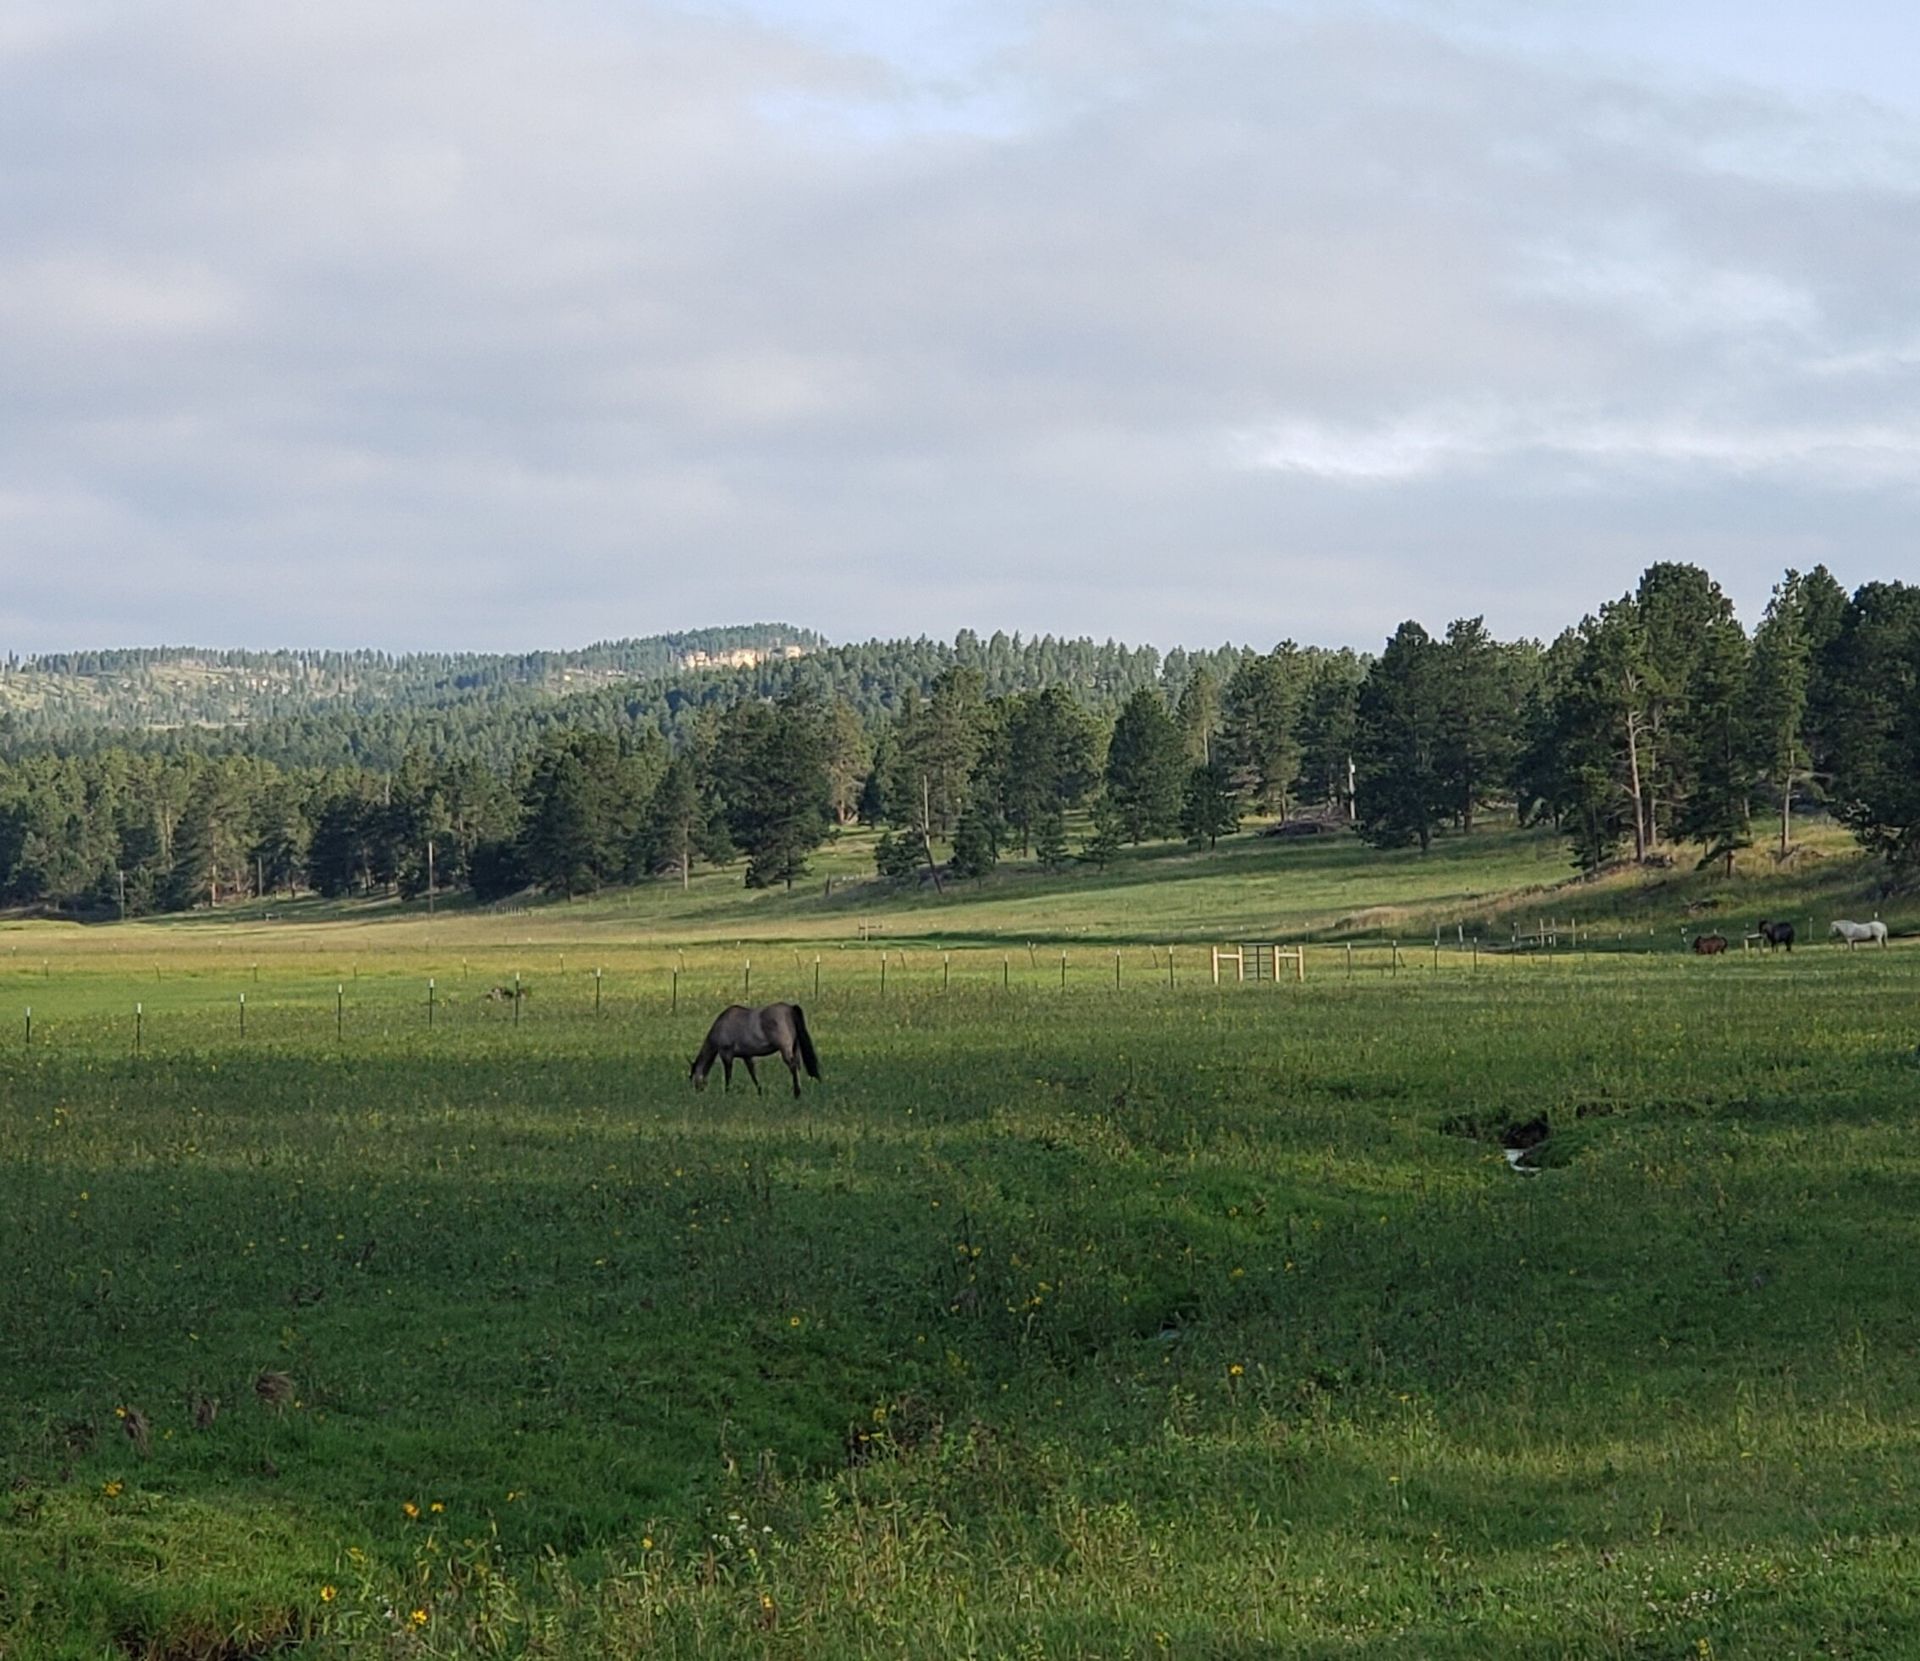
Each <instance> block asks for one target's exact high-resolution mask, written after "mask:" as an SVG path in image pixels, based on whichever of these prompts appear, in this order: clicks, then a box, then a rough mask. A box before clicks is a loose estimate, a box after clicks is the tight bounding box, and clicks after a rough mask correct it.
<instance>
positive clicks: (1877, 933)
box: [1833, 917, 1887, 951]
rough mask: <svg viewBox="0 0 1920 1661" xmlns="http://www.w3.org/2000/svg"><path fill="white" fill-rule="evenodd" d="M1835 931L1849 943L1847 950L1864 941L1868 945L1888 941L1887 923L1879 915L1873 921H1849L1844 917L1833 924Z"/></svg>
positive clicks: (1881, 943) (1882, 944) (1883, 943)
mask: <svg viewBox="0 0 1920 1661" xmlns="http://www.w3.org/2000/svg"><path fill="white" fill-rule="evenodd" d="M1833 932H1834V933H1835V934H1837V935H1839V936H1840V938H1841V939H1842V940H1844V941H1846V943H1847V950H1848V951H1852V950H1853V948H1854V947H1855V946H1858V945H1860V944H1862V943H1863V942H1864V943H1866V944H1868V945H1876V946H1884V945H1885V944H1886V943H1887V925H1886V924H1885V923H1883V922H1881V921H1880V919H1879V918H1878V917H1876V918H1874V920H1873V921H1872V922H1871V923H1849V922H1848V921H1847V920H1846V919H1845V918H1844V917H1843V918H1841V919H1840V920H1839V921H1838V922H1836V923H1835V924H1834V925H1833Z"/></svg>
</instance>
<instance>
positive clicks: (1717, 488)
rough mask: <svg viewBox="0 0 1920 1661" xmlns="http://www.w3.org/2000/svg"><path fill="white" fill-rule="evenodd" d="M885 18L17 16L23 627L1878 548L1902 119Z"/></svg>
mask: <svg viewBox="0 0 1920 1661" xmlns="http://www.w3.org/2000/svg"><path fill="white" fill-rule="evenodd" d="M861 15H862V13H861V9H860V8H848V7H845V6H842V7H840V8H839V9H838V11H834V12H827V11H821V10H819V9H816V8H809V7H803V6H800V5H797V4H794V5H786V6H775V5H773V4H772V3H771V0H767V3H765V4H762V5H760V6H759V7H758V8H757V9H756V8H750V7H747V6H744V5H743V6H737V7H730V8H727V9H724V10H723V9H715V10H712V11H709V12H702V11H697V10H685V9H680V8H673V7H667V6H655V5H638V6H631V7H621V8H613V7H605V6H598V5H592V4H588V3H587V0H575V3H571V4H567V3H558V0H556V3H555V4H552V5H548V6H544V7H534V6H532V5H529V4H522V3H513V4H509V3H506V0H483V3H480V4H465V5H458V6H456V5H454V4H452V3H451V0H388V3H383V4H379V5H375V4H373V3H372V0H342V3H341V4H338V5H334V6H329V7H325V8H289V7H262V8H232V7H224V6H214V5H210V4H206V3H203V0H183V3H174V4H169V5H166V6H160V5H157V4H151V3H133V0H129V3H124V4H121V3H99V4H93V5H81V6H63V7H61V8H58V9H54V8H33V7H23V8H22V9H21V12H20V14H19V16H17V17H12V18H10V19H9V21H8V24H7V26H6V27H5V28H0V214H4V222H5V223H6V224H7V226H8V230H9V235H8V237H7V238H6V240H5V242H4V244H0V567H3V568H4V569H5V571H6V574H7V575H8V576H9V577H10V579H11V580H12V583H13V590H14V592H13V597H12V598H11V599H10V601H9V602H8V608H9V609H8V621H7V622H6V624H5V625H4V626H5V627H7V628H8V629H9V630H10V631H11V633H12V634H13V636H14V639H13V640H11V641H9V644H14V645H20V646H26V647H50V646H55V645H79V644H97V643H102V642H105V641H120V640H127V639H131V638H151V637H154V636H165V637H171V638H176V639H177V638H188V637H193V638H202V639H216V640H221V641H232V642H236V643H245V642H253V641H260V640H263V639H269V638H271V639H275V640H296V641H297V640H312V641H316V642H325V643H341V644H353V643H361V642H371V643H375V644H382V645H408V644H422V645H426V644H450V645H475V646H492V647H502V648H505V647H519V646H526V645H532V644H538V643H563V642H566V641H569V640H578V639H583V638H588V637H594V636H602V635H607V634H619V633H639V632H647V631H650V630H653V629H659V628H671V627H681V626H688V625H691V624H695V623H700V622H707V621H719V620H727V619H737V618H744V617H748V616H766V615H771V614H782V615H786V616H788V617H791V618H792V619H793V620H795V621H798V622H803V623H809V624H813V625H815V626H818V627H822V628H825V629H827V630H829V631H830V632H832V633H835V634H838V635H843V636H844V635H854V634H862V633H866V632H870V631H876V632H895V631H902V632H917V631H919V630H923V629H924V630H930V631H933V632H938V633H949V632H951V631H952V630H953V629H954V628H957V627H960V626H962V625H972V626H975V627H981V628H991V627H995V626H1005V627H1009V628H1016V627H1018V628H1027V629H1034V628H1043V627H1045V628H1054V629H1069V630H1073V631H1075V632H1078V631H1080V630H1082V629H1086V630H1092V631H1095V632H1113V633H1116V634H1122V635H1128V636H1132V637H1135V638H1153V639H1159V640H1162V641H1163V642H1165V643H1171V640H1172V639H1174V638H1181V639H1189V640H1215V639H1218V638H1221V637H1223V636H1226V635H1233V636H1235V637H1240V638H1252V639H1255V640H1257V641H1263V642H1264V641H1267V640H1271V639H1274V638H1278V637H1280V636H1281V635H1291V636H1293V637H1295V638H1298V639H1302V640H1310V639H1326V640H1354V641H1359V642H1362V643H1364V642H1367V641H1371V640H1375V639H1378V638H1380V637H1383V636H1384V635H1385V634H1386V632H1388V631H1389V630H1390V629H1391V628H1392V626H1393V625H1394V623H1396V622H1397V621H1398V620H1399V615H1400V609H1401V607H1402V605H1403V603H1404V597H1406V596H1410V595H1412V594H1415V593H1419V594H1422V595H1425V596H1427V603H1429V604H1431V605H1433V606H1434V607H1436V608H1438V609H1437V610H1436V611H1435V612H1434V613H1433V618H1434V619H1435V620H1438V621H1441V622H1444V620H1445V618H1444V617H1443V616H1441V615H1440V613H1441V612H1442V611H1444V612H1445V613H1446V614H1447V615H1456V614H1460V613H1475V612H1482V611H1484V612H1486V613H1487V614H1488V615H1489V618H1490V620H1491V621H1492V622H1493V623H1494V625H1495V626H1496V627H1500V628H1504V629H1507V630H1521V629H1526V630H1531V631H1536V632H1541V631H1549V630H1551V629H1552V628H1553V627H1556V626H1557V625H1558V623H1559V622H1561V621H1564V620H1566V619H1568V618H1571V617H1573V616H1577V615H1578V614H1579V612H1581V611H1582V610H1584V609H1586V608H1587V607H1589V606H1590V605H1591V604H1593V603H1594V602H1595V601H1596V600H1597V599H1598V598H1601V597H1604V595H1605V594H1606V593H1609V592H1612V591H1613V590H1614V589H1615V588H1617V587H1619V586H1624V582H1625V581H1630V580H1631V576H1632V571H1633V569H1635V568H1637V567H1635V565H1634V561H1635V560H1636V559H1637V558H1639V557H1640V553H1641V552H1643V553H1644V555H1645V557H1647V558H1652V557H1671V556H1673V555H1674V554H1675V552H1676V550H1684V549H1687V548H1692V549H1695V550H1702V551H1711V552H1712V554H1713V555H1714V557H1715V558H1716V560H1717V561H1719V562H1720V563H1719V564H1717V565H1716V570H1717V571H1718V573H1719V574H1720V575H1722V576H1723V578H1724V579H1726V580H1727V581H1728V583H1729V586H1730V587H1731V588H1732V589H1733V590H1734V591H1735V592H1736V594H1738V595H1739V596H1740V597H1741V599H1742V601H1743V603H1744V604H1746V605H1747V607H1748V609H1749V610H1751V609H1752V606H1753V604H1755V603H1757V600H1758V598H1759V597H1760V596H1762V595H1764V592H1765V587H1766V584H1767V583H1768V582H1770V581H1771V580H1772V578H1773V577H1774V576H1775V575H1776V574H1777V572H1778V569H1779V568H1780V566H1782V565H1784V564H1786V563H1788V561H1789V559H1790V560H1791V561H1792V562H1793V563H1796V564H1803V565H1804V564H1806V563H1809V562H1810V559H1811V558H1818V557H1826V558H1829V559H1830V560H1831V561H1832V562H1834V563H1835V564H1836V568H1837V569H1840V570H1841V574H1842V575H1843V577H1849V578H1851V579H1853V580H1859V579H1863V578H1864V577H1866V576H1868V575H1902V574H1908V575H1910V574H1912V573H1911V569H1910V566H1909V567H1908V568H1906V569H1904V570H1903V567H1902V561H1903V560H1909V559H1910V556H1909V555H1908V554H1907V553H1906V550H1907V548H1908V547H1909V546H1910V537H1909V534H1908V529H1909V527H1908V523H1907V521H1908V519H1909V516H1910V513H1911V508H1912V486H1911V483H1910V480H1911V478H1912V477H1913V466H1912V463H1913V460H1914V451H1915V447H1916V439H1917V438H1920V400H1917V399H1916V396H1915V391H1916V379H1915V370H1916V349H1915V341H1914V336H1913V332H1912V328H1911V323H1910V315H1909V310H1908V308H1907V306H1906V304H1905V300H1904V294H1903V292H1902V289H1901V286H1900V284H1899V282H1898V280H1897V275H1896V274H1898V273H1902V272H1904V271H1906V270H1909V269H1912V268H1913V266H1914V264H1915V258H1914V256H1915V253H1916V251H1917V250H1916V247H1915V242H1916V236H1917V234H1920V212H1917V211H1916V210H1917V209H1920V193H1917V192H1916V170H1915V167H1914V160H1915V143H1916V138H1920V132H1917V131H1916V127H1915V120H1914V118H1913V117H1911V116H1910V115H1908V114H1906V113H1904V112H1902V111H1900V110H1898V109H1895V108H1891V107H1888V106H1885V105H1875V104H1869V103H1866V102H1865V101H1862V100H1857V99H1856V100H1839V99H1822V98H1819V97H1816V96H1813V95H1810V94H1807V93H1806V92H1804V91H1797V92H1794V93H1791V94H1789V93H1785V92H1768V91H1767V90H1766V89H1765V88H1764V87H1756V86H1754V85H1752V84H1743V85H1740V86H1737V87H1729V86H1726V85H1721V84H1718V83H1713V82H1710V81H1706V80H1704V79H1702V78H1701V77H1699V76H1698V75H1684V74H1683V75H1664V76H1654V75H1650V74H1645V73H1641V72H1640V71H1638V70H1636V69H1633V68H1632V67H1623V66H1622V65H1620V64H1619V63H1617V62H1614V61H1611V60H1596V59H1594V58H1592V57H1591V56H1583V55H1580V54H1578V53H1575V52H1573V51H1571V50H1568V49H1562V48H1560V47H1557V46H1556V45H1555V43H1554V42H1553V41H1552V40H1551V39H1547V40H1541V39H1537V38H1535V39H1529V40H1528V41H1526V42H1525V43H1523V44H1515V43H1513V42H1512V41H1507V40H1503V38H1502V36H1501V32H1500V31H1501V24H1500V15H1501V8H1499V7H1492V8H1481V10H1480V12H1479V14H1478V15H1476V16H1475V17H1474V18H1473V19H1472V20H1471V22H1472V26H1471V27H1468V26H1467V25H1466V24H1459V23H1456V22H1455V21H1454V20H1453V18H1452V14H1450V13H1448V12H1446V11H1444V10H1438V9H1435V8H1431V7H1419V8H1410V9H1408V10H1403V11H1401V12H1397V13H1396V12H1388V11H1379V12H1373V13H1355V12H1353V11H1352V10H1351V9H1348V8H1342V9H1341V10H1340V12H1339V13H1338V14H1337V15H1331V16H1330V15H1328V14H1316V13H1314V12H1311V11H1305V10H1303V11H1298V12H1287V11H1279V10H1275V9H1272V8H1267V7H1259V8H1254V7H1244V6H1234V5H1226V4H1220V5H1209V4H1200V3H1195V4H1189V5H1183V6H1179V7H1166V6H1164V5H1154V6H1146V5H1139V6H1132V5H1103V6H1100V7H1097V8H1094V7H1085V6H1070V5H1046V4H1035V5H1030V6H1022V5H1007V6H1001V7H994V8H985V7H982V8H977V9H968V10H967V11H966V12H965V13H963V11H962V9H960V8H948V9H946V10H944V11H942V12H939V13H938V14H933V13H929V14H928V15H929V17H930V18H931V19H932V22H931V23H930V26H929V27H928V28H927V29H926V30H925V31H922V32H920V33H915V32H914V31H913V30H911V29H909V28H908V27H907V26H906V25H905V24H904V23H898V22H896V23H893V24H889V26H888V27H886V28H884V29H883V28H879V27H877V26H865V25H863V24H862V23H861V21H860V18H861ZM904 15H905V14H903V16H904ZM963 18H964V19H965V20H964V21H963ZM1757 497H1764V498H1765V500H1766V501H1767V502H1768V503H1769V504H1770V508H1769V512H1768V513H1767V514H1765V515H1761V516H1758V517H1756V516H1755V514H1754V513H1753V504H1754V502H1755V500H1756V498H1757ZM1716 515H1717V516H1718V517H1717V518H1716ZM1543 549H1559V550H1565V551H1566V553H1567V558H1566V559H1565V561H1564V562H1563V563H1561V562H1555V561H1553V560H1551V559H1549V560H1548V561H1547V562H1546V563H1547V566H1548V567H1549V568H1551V572H1550V574H1549V573H1548V572H1543V568H1542V558H1541V552H1542V550H1543ZM1636 550H1638V551H1639V552H1636ZM1443 569H1444V571H1445V581H1444V582H1442V581H1440V580H1439V578H1438V573H1440V572H1441V571H1442V570H1443ZM1622 573H1623V574H1622ZM1603 574H1604V576H1605V577H1606V580H1607V583H1608V586H1607V587H1605V588H1601V589H1599V590H1598V591H1596V589H1595V587H1594V584H1595V581H1596V579H1597V578H1599V577H1600V576H1601V575H1603ZM129 596H130V597H132V598H130V599H129V598H127V597H129ZM1170 630H1172V631H1176V632H1175V633H1173V634H1170V633H1169V631H1170Z"/></svg>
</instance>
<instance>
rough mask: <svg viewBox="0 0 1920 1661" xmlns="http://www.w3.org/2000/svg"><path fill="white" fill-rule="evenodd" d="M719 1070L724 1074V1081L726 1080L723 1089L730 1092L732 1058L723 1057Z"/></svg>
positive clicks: (731, 1085) (728, 1056)
mask: <svg viewBox="0 0 1920 1661" xmlns="http://www.w3.org/2000/svg"><path fill="white" fill-rule="evenodd" d="M720 1070H721V1072H723V1073H724V1074H726V1079H727V1082H726V1084H725V1085H724V1086H723V1088H724V1089H727V1090H731V1089H732V1088H733V1057H732V1056H730V1055H723V1056H722V1057H721V1058H720Z"/></svg>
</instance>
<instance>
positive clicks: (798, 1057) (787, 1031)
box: [688, 1004, 820, 1096]
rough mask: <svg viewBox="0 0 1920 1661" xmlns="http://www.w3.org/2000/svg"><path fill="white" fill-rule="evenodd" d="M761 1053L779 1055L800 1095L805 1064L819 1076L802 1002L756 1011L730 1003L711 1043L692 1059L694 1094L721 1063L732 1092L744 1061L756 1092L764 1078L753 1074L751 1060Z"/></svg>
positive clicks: (713, 1028) (711, 1030) (711, 1035)
mask: <svg viewBox="0 0 1920 1661" xmlns="http://www.w3.org/2000/svg"><path fill="white" fill-rule="evenodd" d="M757 1055H778V1056H779V1057H780V1059H781V1060H782V1061H784V1062H785V1063H786V1064H787V1070H788V1071H789V1072H791V1073H792V1074H793V1093H794V1094H795V1095H796V1096H797V1095H799V1094H800V1068H801V1065H802V1063H804V1064H805V1065H806V1069H807V1075H808V1076H809V1077H810V1078H818V1077H819V1076H820V1058H819V1056H817V1055H815V1054H814V1053H813V1040H812V1039H811V1038H810V1037H809V1036H808V1035H807V1018H806V1016H804V1015H802V1014H801V1013H800V1006H799V1005H798V1004H762V1005H761V1006H760V1007H759V1008H758V1009H748V1008H747V1007H746V1006H745V1005H744V1004H730V1005H729V1006H728V1007H727V1008H725V1009H723V1010H721V1011H720V1015H719V1018H718V1019H717V1020H715V1022H714V1023H713V1025H712V1026H711V1027H709V1028H708V1029H707V1041H706V1042H705V1043H704V1044H702V1045H701V1046H700V1053H699V1054H698V1055H697V1056H695V1057H694V1058H693V1066H692V1068H691V1069H690V1070H689V1073H688V1076H689V1077H690V1078H691V1079H692V1080H693V1085H694V1088H695V1089H696V1090H704V1089H706V1087H707V1074H708V1073H710V1072H711V1071H712V1070H713V1064H714V1063H715V1062H716V1061H717V1062H719V1063H720V1068H721V1075H722V1077H724V1078H725V1080H726V1088H727V1089H729V1090H731V1089H732V1088H733V1064H734V1062H736V1061H744V1062H745V1063H746V1064H747V1077H748V1078H750V1079H752V1080H753V1088H754V1089H755V1090H756V1091H758V1090H759V1088H760V1075H759V1074H758V1073H756V1072H755V1071H754V1070H753V1058H754V1057H755V1056H757Z"/></svg>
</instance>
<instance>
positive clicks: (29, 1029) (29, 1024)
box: [27, 1004, 33, 1049]
mask: <svg viewBox="0 0 1920 1661" xmlns="http://www.w3.org/2000/svg"><path fill="white" fill-rule="evenodd" d="M27 1048H28V1049H32V1048H33V1005H32V1004H28V1005H27Z"/></svg>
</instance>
